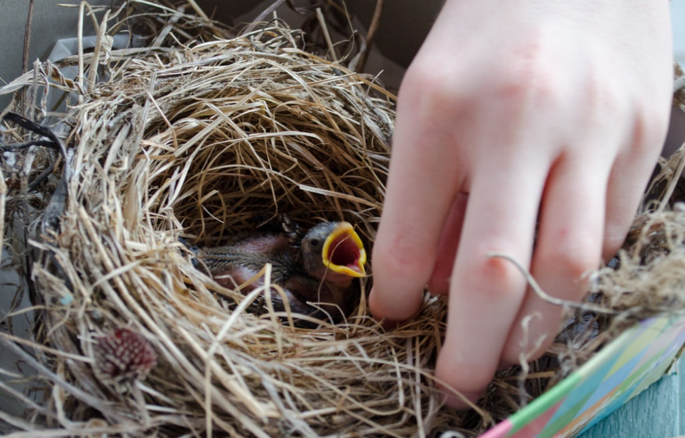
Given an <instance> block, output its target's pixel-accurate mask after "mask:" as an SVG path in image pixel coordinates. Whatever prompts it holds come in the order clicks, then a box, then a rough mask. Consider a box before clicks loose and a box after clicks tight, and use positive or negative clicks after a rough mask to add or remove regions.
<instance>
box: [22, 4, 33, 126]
mask: <svg viewBox="0 0 685 438" xmlns="http://www.w3.org/2000/svg"><path fill="white" fill-rule="evenodd" d="M32 22H33V0H29V10H28V14H27V16H26V26H25V28H24V51H23V54H22V62H21V74H26V72H28V71H29V49H30V47H31V24H32ZM21 97H22V98H21V105H22V108H21V109H20V111H21V112H22V113H23V112H25V111H27V110H28V108H29V105H28V102H27V100H26V89H24V90H22V93H21Z"/></svg>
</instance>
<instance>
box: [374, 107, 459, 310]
mask: <svg viewBox="0 0 685 438" xmlns="http://www.w3.org/2000/svg"><path fill="white" fill-rule="evenodd" d="M402 97H404V96H401V99H402ZM412 100H413V99H411V98H409V99H404V100H401V105H402V106H401V107H400V111H399V112H398V115H397V128H396V131H395V137H394V143H393V156H392V160H391V164H390V175H389V177H388V184H387V193H386V199H385V203H384V208H383V213H382V218H381V223H380V226H379V229H378V235H377V238H376V242H375V243H374V250H373V272H374V274H373V275H374V287H373V289H372V291H371V296H370V297H369V305H370V308H371V312H372V313H373V315H374V316H375V317H376V318H378V319H387V320H389V321H402V320H405V319H408V318H409V317H411V316H412V315H413V314H414V313H415V312H416V311H417V310H418V308H419V307H420V305H421V301H422V297H423V291H424V289H425V287H426V284H427V283H428V281H429V279H430V276H431V273H432V271H433V266H434V264H435V259H436V253H437V251H438V243H439V240H440V235H441V232H442V229H443V226H444V223H445V220H446V218H447V215H448V212H449V209H450V207H451V205H452V202H453V200H454V198H455V196H456V193H457V191H458V190H459V187H460V185H461V182H462V180H463V176H462V175H463V172H462V171H461V170H460V169H461V168H463V164H461V163H460V161H459V160H458V158H459V157H458V155H457V154H458V152H457V151H458V147H459V145H457V144H454V143H453V141H452V139H450V138H445V137H443V136H442V135H441V134H440V132H439V128H438V129H435V124H434V122H432V121H429V120H425V118H424V119H422V116H423V115H424V114H435V113H436V112H435V111H432V110H431V109H430V108H428V109H427V108H425V106H426V105H428V106H430V105H431V104H432V102H428V103H426V102H425V99H423V100H422V101H421V99H416V101H414V102H412ZM412 103H414V104H415V105H412ZM420 105H423V106H424V108H420ZM423 117H425V116H423Z"/></svg>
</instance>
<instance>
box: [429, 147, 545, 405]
mask: <svg viewBox="0 0 685 438" xmlns="http://www.w3.org/2000/svg"><path fill="white" fill-rule="evenodd" d="M509 149H510V150H512V151H519V152H518V153H519V155H517V156H514V157H504V156H501V157H495V156H493V157H492V158H491V160H490V161H489V162H488V163H487V165H488V167H486V168H484V169H477V170H478V173H477V174H476V176H474V181H473V185H472V187H471V192H470V195H469V204H468V208H467V211H466V218H465V222H464V229H463V232H462V236H461V242H460V247H459V250H458V252H457V258H456V263H455V268H454V276H453V278H452V281H451V284H450V297H449V310H448V323H447V333H446V337H445V343H444V347H443V350H442V351H441V353H440V357H439V358H438V363H437V366H436V376H437V377H438V378H439V379H442V380H443V381H445V382H446V383H447V384H448V385H450V386H451V387H453V388H454V389H456V390H458V391H460V392H461V393H462V394H464V395H466V396H467V397H469V398H471V399H474V400H475V399H476V398H477V397H478V395H479V394H480V393H481V392H482V391H483V390H484V389H485V388H486V387H487V385H488V383H489V382H490V380H491V379H492V376H493V374H494V372H495V369H496V367H497V364H498V363H499V358H500V352H501V351H502V346H503V343H504V340H505V339H506V337H507V334H508V332H509V329H510V327H511V324H512V322H513V320H514V317H515V316H516V313H517V310H518V308H519V306H520V304H521V301H522V300H523V296H524V293H525V280H524V277H523V276H522V275H521V273H520V272H518V271H517V270H516V268H515V267H514V266H513V265H512V264H510V263H509V262H506V261H504V260H502V259H498V258H489V257H488V254H489V253H491V252H503V253H507V254H510V255H511V256H513V257H515V258H516V259H517V260H520V261H521V263H522V264H524V265H525V266H527V265H528V264H529V260H530V256H531V251H532V242H533V235H534V230H535V219H536V216H537V211H538V205H539V201H540V197H541V193H542V189H543V186H544V180H545V176H546V173H547V169H548V167H549V163H547V162H545V161H543V158H541V156H540V155H541V154H536V153H535V152H536V151H535V149H534V148H521V147H519V148H515V147H511V148H509ZM522 149H523V150H524V151H526V150H527V151H528V155H526V154H524V153H521V152H520V151H521V150H522ZM507 158H508V159H507ZM511 181H515V182H516V184H511ZM447 403H448V404H450V405H453V406H457V407H463V404H462V403H461V402H460V401H459V400H458V399H456V398H448V400H447Z"/></svg>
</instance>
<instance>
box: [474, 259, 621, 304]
mask: <svg viewBox="0 0 685 438" xmlns="http://www.w3.org/2000/svg"><path fill="white" fill-rule="evenodd" d="M487 256H488V258H492V257H497V258H501V259H505V260H507V261H510V262H511V263H513V264H514V266H516V268H518V270H519V271H521V273H522V274H523V276H524V277H525V278H526V281H527V282H528V285H529V286H530V288H531V289H533V292H535V293H536V294H537V295H538V296H539V297H540V298H542V299H543V300H544V301H547V302H548V303H550V304H554V305H555V306H562V307H563V306H568V307H573V308H575V309H581V310H586V311H589V312H597V313H604V314H607V315H616V314H617V313H618V312H616V311H615V310H611V309H605V308H603V307H599V306H593V305H591V304H584V303H576V302H574V301H567V300H562V299H560V298H555V297H553V296H550V295H548V294H547V293H546V292H545V291H543V290H542V288H541V287H540V285H538V283H537V281H535V278H533V276H532V275H531V274H530V272H528V270H527V269H526V268H524V267H523V265H522V264H521V263H519V262H518V260H516V259H515V258H514V257H512V256H510V255H509V254H504V253H501V252H491V253H488V255H487Z"/></svg>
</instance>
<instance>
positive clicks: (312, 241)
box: [309, 239, 321, 246]
mask: <svg viewBox="0 0 685 438" xmlns="http://www.w3.org/2000/svg"><path fill="white" fill-rule="evenodd" d="M309 243H311V244H312V246H319V243H321V242H320V241H319V239H312V240H310V241H309Z"/></svg>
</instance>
